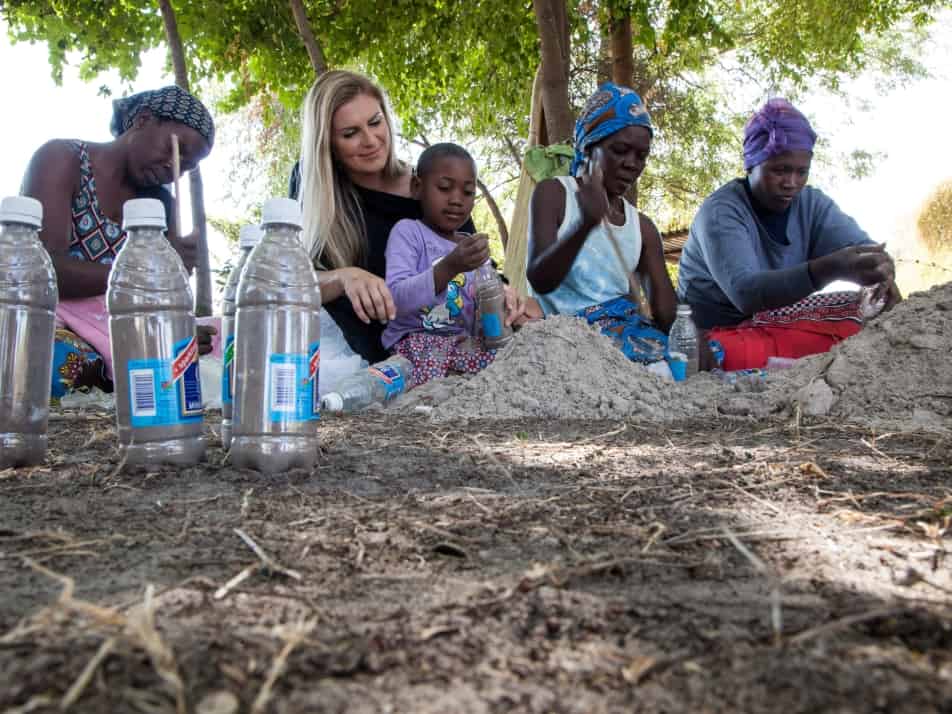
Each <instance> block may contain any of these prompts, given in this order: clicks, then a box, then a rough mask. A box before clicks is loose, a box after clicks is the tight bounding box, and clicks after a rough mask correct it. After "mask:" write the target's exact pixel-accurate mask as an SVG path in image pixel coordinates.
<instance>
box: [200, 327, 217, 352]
mask: <svg viewBox="0 0 952 714" xmlns="http://www.w3.org/2000/svg"><path fill="white" fill-rule="evenodd" d="M217 334H218V330H216V329H215V328H214V327H212V326H211V325H196V326H195V337H196V338H197V339H198V354H200V355H207V354H209V353H210V352H211V351H212V335H217Z"/></svg>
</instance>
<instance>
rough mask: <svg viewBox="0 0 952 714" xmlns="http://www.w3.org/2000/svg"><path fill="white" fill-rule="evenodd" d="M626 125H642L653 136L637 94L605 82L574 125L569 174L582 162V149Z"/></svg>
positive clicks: (649, 121)
mask: <svg viewBox="0 0 952 714" xmlns="http://www.w3.org/2000/svg"><path fill="white" fill-rule="evenodd" d="M626 126H643V127H645V128H646V129H647V130H648V131H650V132H651V133H652V134H654V129H653V128H652V127H651V117H649V116H648V110H647V109H645V105H644V104H643V103H642V101H641V97H639V96H638V93H637V92H635V90H633V89H629V88H628V87H620V86H618V85H617V84H612V83H611V82H605V84H603V85H602V86H601V87H599V88H598V91H597V92H595V94H593V95H592V96H591V97H589V100H588V101H587V102H586V103H585V108H584V109H583V110H582V113H581V114H580V115H579V118H578V121H577V122H575V158H574V159H573V160H572V168H571V170H570V172H571V174H572V175H573V176H574V175H575V174H576V172H577V171H578V169H579V167H580V166H581V165H582V162H583V161H584V160H585V149H587V148H588V147H589V146H591V145H592V144H594V143H596V142H598V141H601V140H602V139H604V138H605V137H606V136H611V135H612V134H614V133H615V132H616V131H619V130H621V129H624V128H625V127H626Z"/></svg>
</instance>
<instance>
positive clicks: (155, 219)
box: [122, 198, 165, 231]
mask: <svg viewBox="0 0 952 714" xmlns="http://www.w3.org/2000/svg"><path fill="white" fill-rule="evenodd" d="M130 228H161V229H162V230H165V206H163V205H162V202H161V201H160V200H158V199H157V198H133V199H130V200H128V201H126V202H125V203H124V204H123V205H122V230H124V231H127V230H129V229H130Z"/></svg>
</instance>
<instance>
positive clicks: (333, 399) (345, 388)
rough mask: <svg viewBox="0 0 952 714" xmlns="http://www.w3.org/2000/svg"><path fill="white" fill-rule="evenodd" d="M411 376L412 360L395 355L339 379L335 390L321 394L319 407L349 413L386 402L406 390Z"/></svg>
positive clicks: (329, 410)
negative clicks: (322, 396)
mask: <svg viewBox="0 0 952 714" xmlns="http://www.w3.org/2000/svg"><path fill="white" fill-rule="evenodd" d="M412 378H413V364H411V363H410V361H409V360H408V359H407V358H406V357H401V356H400V355H394V356H393V357H390V358H388V359H385V360H384V361H383V362H377V364H372V365H370V366H369V367H368V368H367V369H364V370H361V371H360V372H357V373H355V374H352V375H351V376H349V377H345V378H344V379H342V380H341V381H340V383H339V384H338V385H337V389H336V390H335V391H333V392H330V393H328V394H325V395H324V398H323V399H322V400H321V409H323V410H325V411H328V412H336V413H339V412H347V413H351V412H356V411H360V410H361V409H366V408H367V407H369V406H370V405H371V404H383V403H384V402H389V401H390V400H391V399H394V398H395V397H397V396H398V395H400V394H403V392H405V391H407V389H408V388H409V386H410V380H411V379H412Z"/></svg>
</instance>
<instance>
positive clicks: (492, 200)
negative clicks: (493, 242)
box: [476, 179, 509, 250]
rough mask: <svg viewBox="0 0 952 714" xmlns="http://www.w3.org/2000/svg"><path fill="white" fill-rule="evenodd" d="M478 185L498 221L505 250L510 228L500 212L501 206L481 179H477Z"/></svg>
mask: <svg viewBox="0 0 952 714" xmlns="http://www.w3.org/2000/svg"><path fill="white" fill-rule="evenodd" d="M476 185H477V186H479V190H480V192H481V193H482V194H483V198H484V199H486V205H487V206H489V211H490V213H492V214H493V218H495V219H496V229H497V230H498V231H499V240H501V241H502V249H503V250H505V249H506V246H507V245H509V228H508V227H507V226H506V219H505V218H503V215H502V211H500V210H499V204H498V203H496V199H495V198H493V195H492V194H491V193H490V192H489V187H488V186H486V184H484V183H483V182H482V181H480V180H479V179H476Z"/></svg>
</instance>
